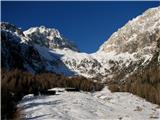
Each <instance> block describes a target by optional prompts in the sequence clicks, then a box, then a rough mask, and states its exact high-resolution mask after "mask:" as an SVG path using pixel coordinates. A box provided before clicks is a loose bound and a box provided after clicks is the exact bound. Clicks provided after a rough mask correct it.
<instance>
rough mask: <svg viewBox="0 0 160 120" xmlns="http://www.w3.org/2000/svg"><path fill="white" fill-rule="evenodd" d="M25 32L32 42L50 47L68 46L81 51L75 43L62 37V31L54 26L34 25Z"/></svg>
mask: <svg viewBox="0 0 160 120" xmlns="http://www.w3.org/2000/svg"><path fill="white" fill-rule="evenodd" d="M24 34H25V35H26V36H28V37H29V38H31V39H32V43H36V44H39V45H41V46H46V47H48V48H50V49H64V48H68V49H71V50H74V51H79V50H78V48H77V47H76V46H75V45H74V44H73V43H71V42H70V41H68V40H67V39H66V38H64V37H62V35H61V34H60V32H59V31H58V30H57V29H54V28H46V27H45V26H40V27H32V28H30V29H28V30H26V31H24Z"/></svg>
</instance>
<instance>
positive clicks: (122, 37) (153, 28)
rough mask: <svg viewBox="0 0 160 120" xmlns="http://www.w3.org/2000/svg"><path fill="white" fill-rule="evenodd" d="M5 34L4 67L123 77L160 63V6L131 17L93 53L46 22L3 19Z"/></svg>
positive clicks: (98, 77)
mask: <svg viewBox="0 0 160 120" xmlns="http://www.w3.org/2000/svg"><path fill="white" fill-rule="evenodd" d="M1 37H2V40H1V41H2V68H7V69H13V68H19V69H23V70H26V71H31V72H33V73H39V72H44V71H49V72H55V73H60V74H64V75H67V76H73V75H82V76H85V77H89V78H93V79H94V80H100V81H101V82H106V81H114V80H121V81H123V80H125V79H126V78H127V77H128V76H129V75H131V74H133V73H134V72H135V71H136V70H138V69H139V68H142V67H145V66H147V65H148V64H151V63H152V64H157V65H160V47H159V46H160V43H159V41H160V7H156V8H151V9H149V10H147V11H146V12H144V13H143V14H142V15H140V16H138V17H136V18H135V19H133V20H131V21H129V22H128V23H127V24H126V25H125V26H124V27H122V28H121V29H119V30H118V31H117V32H115V33H113V35H111V37H110V38H109V39H108V40H107V41H106V42H105V43H104V44H103V45H102V46H101V47H100V49H99V50H98V51H97V52H96V53H93V54H87V53H81V52H79V49H78V48H77V47H76V46H75V45H74V44H73V43H71V42H69V41H68V40H66V38H64V37H62V35H61V34H60V32H59V31H58V30H56V29H53V28H46V27H44V26H40V27H32V28H30V29H28V30H27V31H21V30H20V29H19V28H17V27H16V26H14V25H11V24H9V23H4V22H2V23H1ZM155 56H157V57H156V60H155V59H154V62H153V58H155Z"/></svg>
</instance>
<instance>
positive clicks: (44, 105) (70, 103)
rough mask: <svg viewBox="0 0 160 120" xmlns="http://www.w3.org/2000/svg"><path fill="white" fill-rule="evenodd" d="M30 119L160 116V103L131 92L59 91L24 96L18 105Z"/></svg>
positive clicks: (132, 119) (144, 118)
mask: <svg viewBox="0 0 160 120" xmlns="http://www.w3.org/2000/svg"><path fill="white" fill-rule="evenodd" d="M18 106H19V107H21V108H22V111H23V113H22V114H23V117H25V119H27V120H33V119H34V120H84V119H90V120H100V119H103V120H152V119H155V120H160V109H159V108H158V106H157V105H154V104H151V103H149V102H146V101H145V100H144V99H142V98H139V97H137V96H135V95H132V94H130V93H121V92H118V93H111V92H110V91H109V90H108V88H107V87H105V88H104V89H103V90H102V91H100V92H96V93H86V92H60V93H58V94H57V95H53V96H37V97H34V96H32V95H28V96H25V97H24V98H23V100H22V101H21V103H20V104H19V105H18Z"/></svg>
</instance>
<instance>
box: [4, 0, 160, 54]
mask: <svg viewBox="0 0 160 120" xmlns="http://www.w3.org/2000/svg"><path fill="white" fill-rule="evenodd" d="M1 5H2V6H1V12H2V13H1V14H2V16H1V19H2V20H1V21H5V22H10V23H12V24H15V25H16V26H17V27H21V28H22V29H23V30H26V29H28V28H29V27H34V26H40V25H44V26H46V27H51V28H56V29H58V30H59V31H60V32H61V34H63V36H64V37H66V38H67V39H69V40H70V41H73V42H74V43H75V44H76V45H77V46H78V47H79V49H80V50H81V51H82V52H87V53H92V52H95V51H96V50H98V48H99V47H100V45H102V44H103V43H104V42H105V41H106V40H107V39H108V38H109V37H110V35H111V34H112V33H113V32H115V31H117V29H118V28H120V27H122V26H123V25H124V24H125V23H126V22H128V21H129V20H130V19H132V18H134V17H136V16H138V15H140V14H142V13H143V12H144V11H145V10H147V9H148V8H152V7H156V6H158V5H159V2H158V1H157V2H156V1H155V2H151V1H148V2H147V1H143V2H138V1H134V2H131V1H130V2H129V1H128V2H115V1H110V2H104V1H103V2H98V1H97V2H95V1H94V2H87V1H83V2H82V1H81V2H73V1H72V2H54V1H52V2H51V1H48V2H42V1H41V2H33V1H32V2H31V1H30V2H29V1H28V2H16V1H14V2H2V3H1Z"/></svg>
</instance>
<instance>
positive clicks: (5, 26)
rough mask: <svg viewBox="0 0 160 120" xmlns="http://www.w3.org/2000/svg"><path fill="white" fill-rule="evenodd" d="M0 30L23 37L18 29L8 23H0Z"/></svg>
mask: <svg viewBox="0 0 160 120" xmlns="http://www.w3.org/2000/svg"><path fill="white" fill-rule="evenodd" d="M1 29H2V30H7V31H10V32H13V33H15V34H17V35H21V36H24V34H23V31H22V30H21V29H20V28H17V27H16V26H15V25H13V24H10V23H8V22H1Z"/></svg>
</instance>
